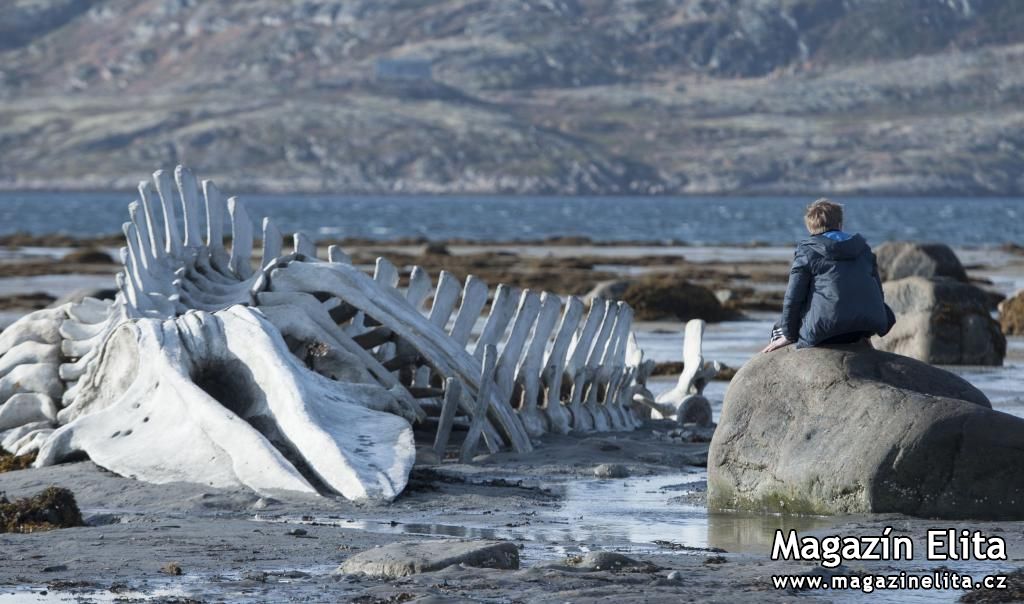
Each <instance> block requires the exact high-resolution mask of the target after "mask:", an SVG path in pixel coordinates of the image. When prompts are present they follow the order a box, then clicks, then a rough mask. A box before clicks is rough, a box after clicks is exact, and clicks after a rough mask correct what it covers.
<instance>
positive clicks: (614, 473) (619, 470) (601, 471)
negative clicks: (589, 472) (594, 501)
mask: <svg viewBox="0 0 1024 604" xmlns="http://www.w3.org/2000/svg"><path fill="white" fill-rule="evenodd" d="M594 476H596V477H598V478H626V477H628V476H629V469H627V468H626V466H624V465H622V464H617V463H603V464H601V465H599V466H597V467H596V468H594Z"/></svg>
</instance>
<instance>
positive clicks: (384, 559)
mask: <svg viewBox="0 0 1024 604" xmlns="http://www.w3.org/2000/svg"><path fill="white" fill-rule="evenodd" d="M456 564H465V565H466V566H473V567H477V568H499V569H513V570H514V569H518V568H519V548H517V547H516V545H515V544H514V543H510V542H507V541H426V542H403V543H391V544H388V545H385V546H382V547H378V548H374V549H371V550H367V551H365V552H362V553H359V554H356V555H354V556H352V557H351V558H349V559H348V560H345V562H344V563H343V564H342V565H341V566H340V567H339V568H338V571H337V572H339V573H343V574H348V575H351V574H365V575H370V576H374V577H384V578H395V577H405V576H408V575H415V574H419V573H429V572H433V571H437V570H441V569H444V568H448V567H449V566H453V565H456Z"/></svg>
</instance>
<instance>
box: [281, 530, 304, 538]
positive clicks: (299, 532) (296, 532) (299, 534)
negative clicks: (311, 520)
mask: <svg viewBox="0 0 1024 604" xmlns="http://www.w3.org/2000/svg"><path fill="white" fill-rule="evenodd" d="M307 533H308V531H307V530H306V529H300V528H297V529H292V530H290V531H288V532H287V533H285V535H290V536H292V537H305V536H306V534H307Z"/></svg>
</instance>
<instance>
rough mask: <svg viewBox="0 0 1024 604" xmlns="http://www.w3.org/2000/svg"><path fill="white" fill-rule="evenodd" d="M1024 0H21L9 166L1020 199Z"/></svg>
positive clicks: (339, 184)
mask: <svg viewBox="0 0 1024 604" xmlns="http://www.w3.org/2000/svg"><path fill="white" fill-rule="evenodd" d="M1014 4H1015V3H1014V0H1002V1H997V0H896V1H883V0H816V1H814V0H777V1H768V0H733V1H729V2H711V1H709V0H677V1H667V0H634V1H621V0H620V1H612V0H546V1H544V0H528V1H525V2H516V1H503V2H499V1H494V2H480V1H470V0H441V1H433V2H432V1H426V0H391V1H386V2H385V1H371V0H357V1H354V2H337V1H336V2H294V3H292V2H289V3H279V2H271V1H270V0H252V1H248V2H239V3H220V2H217V3H213V2H204V3H200V2H195V1H192V0H160V1H157V0H141V1H136V2H130V1H127V0H88V1H87V0H79V1H71V0H14V1H13V2H9V3H7V4H5V5H3V6H0V40H2V42H0V99H2V104H0V157H2V158H3V161H0V187H5V188H63V187H70V188H82V187H88V188H104V187H111V186H116V187H124V186H130V185H131V183H133V182H135V181H137V180H138V179H139V178H140V177H142V176H144V175H145V173H147V172H148V171H150V170H151V169H152V168H153V167H156V166H160V165H170V164H172V163H175V162H179V161H184V162H187V163H189V164H191V165H193V166H194V167H195V168H196V169H197V170H199V171H201V172H202V173H203V174H204V175H206V174H209V175H213V176H217V177H220V178H221V179H223V180H226V181H228V182H232V183H237V184H239V185H241V186H244V187H246V188H249V189H253V188H259V189H273V190H284V191H291V190H295V191H320V190H329V191H336V192H342V191H360V192H383V191H405V192H533V193H729V192H742V193H770V192H793V193H809V194H813V193H818V192H828V191H836V192H868V193H905V194H914V193H917V194H1007V195H1018V194H1024V171H1022V170H1021V166H1024V109H1021V107H1024V103H1022V101H1024V73H1022V71H1024V70H1021V69H1020V68H1019V66H1020V65H1021V60H1022V58H1024V11H1021V10H1020V9H1019V7H1015V5H1014Z"/></svg>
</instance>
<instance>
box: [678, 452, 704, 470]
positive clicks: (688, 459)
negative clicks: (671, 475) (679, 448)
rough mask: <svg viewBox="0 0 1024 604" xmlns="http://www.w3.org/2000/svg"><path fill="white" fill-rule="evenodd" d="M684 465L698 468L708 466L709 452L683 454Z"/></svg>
mask: <svg viewBox="0 0 1024 604" xmlns="http://www.w3.org/2000/svg"><path fill="white" fill-rule="evenodd" d="M681 461H682V462H683V464H684V465H687V466H697V467H698V468H706V467H708V452H707V451H701V452H700V453H687V454H685V455H683V457H682V460H681Z"/></svg>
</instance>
